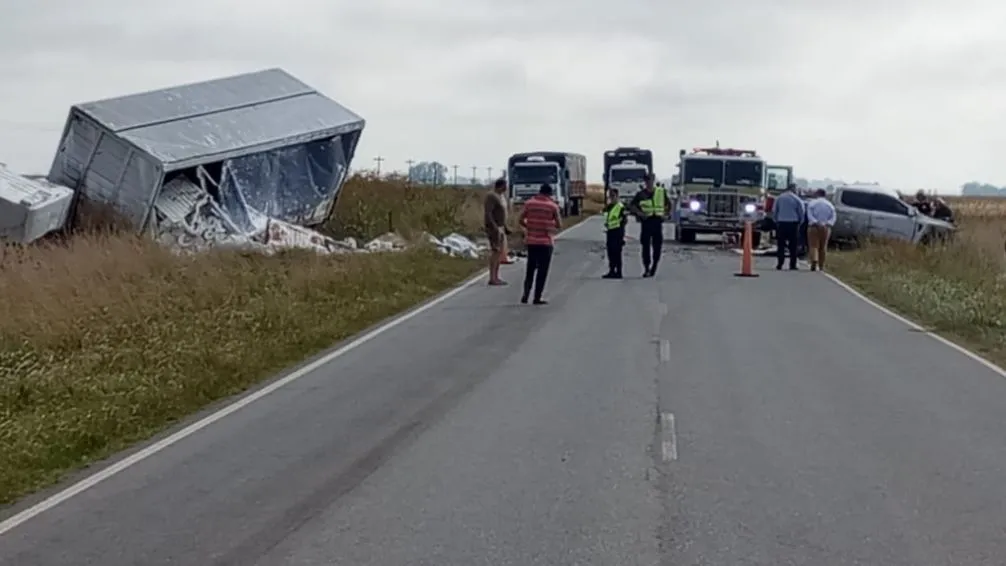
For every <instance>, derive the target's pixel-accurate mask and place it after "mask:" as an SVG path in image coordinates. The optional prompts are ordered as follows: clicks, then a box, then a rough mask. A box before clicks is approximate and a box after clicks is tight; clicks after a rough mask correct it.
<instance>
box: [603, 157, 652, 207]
mask: <svg viewBox="0 0 1006 566" xmlns="http://www.w3.org/2000/svg"><path fill="white" fill-rule="evenodd" d="M651 173H653V152H652V151H650V150H648V149H640V148H638V147H620V148H617V149H611V150H608V151H606V152H604V192H605V200H607V193H608V191H609V190H611V189H617V190H618V197H619V199H620V200H622V201H624V202H629V201H631V200H632V198H633V197H635V196H636V193H638V192H639V190H640V189H641V188H642V186H643V184H644V183H645V182H646V176H647V175H649V174H651Z"/></svg>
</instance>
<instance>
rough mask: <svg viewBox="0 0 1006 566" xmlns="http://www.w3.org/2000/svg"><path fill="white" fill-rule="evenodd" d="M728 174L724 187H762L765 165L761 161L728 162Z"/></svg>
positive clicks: (726, 174)
mask: <svg viewBox="0 0 1006 566" xmlns="http://www.w3.org/2000/svg"><path fill="white" fill-rule="evenodd" d="M725 169H726V173H725V175H724V177H725V178H724V180H723V184H724V185H747V186H751V187H760V186H761V183H762V173H763V172H764V171H765V165H764V164H763V163H762V162H760V161H746V160H745V161H734V160H728V161H727V162H726V167H725Z"/></svg>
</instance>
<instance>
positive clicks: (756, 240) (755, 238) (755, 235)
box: [751, 230, 761, 250]
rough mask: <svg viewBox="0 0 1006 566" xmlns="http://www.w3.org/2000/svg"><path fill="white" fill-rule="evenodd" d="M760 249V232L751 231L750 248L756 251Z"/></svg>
mask: <svg viewBox="0 0 1006 566" xmlns="http://www.w3.org/2000/svg"><path fill="white" fill-rule="evenodd" d="M760 247H761V230H753V231H752V232H751V248H752V249H756V250H757V249H758V248H760Z"/></svg>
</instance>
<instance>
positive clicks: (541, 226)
mask: <svg viewBox="0 0 1006 566" xmlns="http://www.w3.org/2000/svg"><path fill="white" fill-rule="evenodd" d="M519 222H520V225H521V227H523V228H524V242H525V244H526V246H525V247H526V248H527V271H526V272H525V274H524V294H523V295H521V298H520V302H521V303H524V304H527V301H528V299H529V298H530V296H531V286H532V284H533V285H534V304H536V305H545V304H548V301H546V300H544V299H542V292H543V291H544V290H545V280H546V279H547V278H548V268H549V266H551V264H552V247H553V246H554V245H555V234H556V233H557V232H558V231H559V230H560V229H562V217H561V216H560V214H559V205H558V204H556V203H555V201H553V200H552V185H549V184H547V183H546V184H544V185H542V186H541V189H540V190H539V191H538V194H536V195H535V196H533V197H531V198H530V199H528V201H527V202H525V203H524V208H523V209H522V210H521V211H520V219H519Z"/></svg>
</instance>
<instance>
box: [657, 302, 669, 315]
mask: <svg viewBox="0 0 1006 566" xmlns="http://www.w3.org/2000/svg"><path fill="white" fill-rule="evenodd" d="M668 310H669V309H668V308H667V303H660V306H659V307H657V312H659V313H660V316H662V317H663V316H667V312H668Z"/></svg>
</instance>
